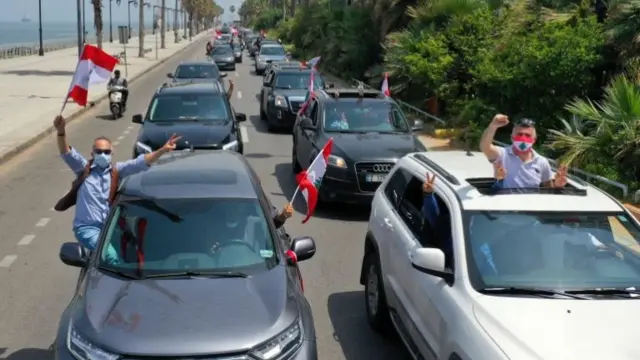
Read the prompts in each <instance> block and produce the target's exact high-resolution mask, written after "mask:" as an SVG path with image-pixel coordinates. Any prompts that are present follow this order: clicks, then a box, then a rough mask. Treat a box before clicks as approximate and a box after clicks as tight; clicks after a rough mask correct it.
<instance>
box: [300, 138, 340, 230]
mask: <svg viewBox="0 0 640 360" xmlns="http://www.w3.org/2000/svg"><path fill="white" fill-rule="evenodd" d="M332 147H333V138H330V139H329V141H327V143H326V144H325V145H324V147H323V148H322V151H320V153H319V154H318V155H317V156H316V158H315V159H313V162H311V165H309V168H308V169H307V170H303V171H302V172H301V173H299V174H297V175H296V181H297V182H298V188H297V189H296V192H295V193H294V194H293V197H292V198H291V202H293V200H294V199H295V197H296V195H297V194H298V192H301V193H302V195H303V196H304V199H305V200H306V201H307V216H306V217H305V218H304V220H302V223H303V224H304V223H306V222H307V221H309V219H310V218H311V216H313V212H314V211H315V210H316V205H317V204H318V189H319V188H320V184H321V183H322V178H323V177H324V173H325V172H326V171H327V164H328V163H329V155H331V148H332Z"/></svg>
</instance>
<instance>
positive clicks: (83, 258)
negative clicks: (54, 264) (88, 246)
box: [60, 242, 89, 267]
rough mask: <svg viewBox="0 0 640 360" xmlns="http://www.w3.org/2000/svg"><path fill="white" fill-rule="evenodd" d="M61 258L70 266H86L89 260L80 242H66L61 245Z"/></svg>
mask: <svg viewBox="0 0 640 360" xmlns="http://www.w3.org/2000/svg"><path fill="white" fill-rule="evenodd" d="M60 260H61V261H62V262H63V263H64V264H65V265H69V266H74V267H84V266H85V265H86V264H87V261H88V260H89V257H88V256H87V253H86V252H85V250H84V248H83V247H82V245H80V244H78V243H70V242H69V243H64V244H62V247H60Z"/></svg>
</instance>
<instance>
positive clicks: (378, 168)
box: [355, 162, 395, 192]
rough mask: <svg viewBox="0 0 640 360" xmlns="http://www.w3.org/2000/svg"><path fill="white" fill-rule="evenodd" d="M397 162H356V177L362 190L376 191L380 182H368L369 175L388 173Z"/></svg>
mask: <svg viewBox="0 0 640 360" xmlns="http://www.w3.org/2000/svg"><path fill="white" fill-rule="evenodd" d="M394 165H395V164H394V163H392V162H359V163H356V166H355V168H356V178H357V179H358V187H359V188H360V191H362V192H374V191H376V190H377V189H378V186H380V183H379V182H368V181H367V175H369V174H374V175H385V176H386V175H387V174H388V173H389V171H391V169H392V168H393V166H394Z"/></svg>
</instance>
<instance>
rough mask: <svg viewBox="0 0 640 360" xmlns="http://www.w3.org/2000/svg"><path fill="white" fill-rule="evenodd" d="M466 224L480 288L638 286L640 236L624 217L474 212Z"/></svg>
mask: <svg viewBox="0 0 640 360" xmlns="http://www.w3.org/2000/svg"><path fill="white" fill-rule="evenodd" d="M466 226H467V235H466V237H467V238H466V248H467V259H468V260H467V262H468V267H469V274H470V278H471V281H472V284H473V286H474V288H476V289H477V290H479V289H483V288H509V287H526V288H541V289H551V290H568V289H592V288H629V287H635V288H637V287H638V286H639V285H640V232H639V230H638V228H637V227H636V225H635V224H634V223H633V221H632V219H630V218H629V217H628V216H627V215H626V214H623V213H574V214H571V213H549V212H545V213H541V212H470V213H468V214H467V215H466ZM488 259H491V260H488Z"/></svg>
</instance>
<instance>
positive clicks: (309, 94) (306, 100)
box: [298, 71, 316, 115]
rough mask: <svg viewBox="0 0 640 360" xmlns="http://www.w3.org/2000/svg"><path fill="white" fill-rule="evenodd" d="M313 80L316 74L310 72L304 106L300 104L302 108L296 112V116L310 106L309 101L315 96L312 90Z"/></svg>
mask: <svg viewBox="0 0 640 360" xmlns="http://www.w3.org/2000/svg"><path fill="white" fill-rule="evenodd" d="M315 79H316V72H315V71H312V72H311V75H309V90H307V94H308V97H307V98H306V99H304V104H302V106H301V107H300V110H298V115H300V114H302V113H303V112H305V111H307V108H308V107H309V104H311V99H313V97H314V96H315V88H314V86H315V85H314V83H315Z"/></svg>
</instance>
